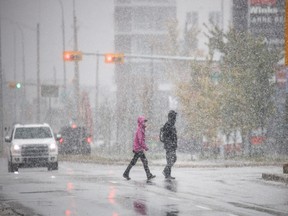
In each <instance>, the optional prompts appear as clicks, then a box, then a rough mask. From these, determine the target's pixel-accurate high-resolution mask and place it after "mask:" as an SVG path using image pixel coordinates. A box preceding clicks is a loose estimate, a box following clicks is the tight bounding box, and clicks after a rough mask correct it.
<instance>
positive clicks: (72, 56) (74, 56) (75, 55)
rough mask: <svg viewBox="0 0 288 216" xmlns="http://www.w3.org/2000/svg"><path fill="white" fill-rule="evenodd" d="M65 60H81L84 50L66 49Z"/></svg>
mask: <svg viewBox="0 0 288 216" xmlns="http://www.w3.org/2000/svg"><path fill="white" fill-rule="evenodd" d="M63 59H64V61H81V60H82V52H80V51H64V52H63Z"/></svg>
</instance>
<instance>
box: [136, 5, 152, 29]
mask: <svg viewBox="0 0 288 216" xmlns="http://www.w3.org/2000/svg"><path fill="white" fill-rule="evenodd" d="M133 19H134V22H133V29H134V30H140V31H145V30H151V29H152V22H153V20H152V19H151V11H150V8H147V7H136V8H135V9H134V13H133Z"/></svg>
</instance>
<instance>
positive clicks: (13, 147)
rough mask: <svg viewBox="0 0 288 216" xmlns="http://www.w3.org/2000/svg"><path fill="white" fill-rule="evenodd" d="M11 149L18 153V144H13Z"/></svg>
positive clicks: (19, 148)
mask: <svg viewBox="0 0 288 216" xmlns="http://www.w3.org/2000/svg"><path fill="white" fill-rule="evenodd" d="M11 151H12V152H13V153H14V154H20V151H21V147H20V146H19V145H17V144H14V145H12V148H11Z"/></svg>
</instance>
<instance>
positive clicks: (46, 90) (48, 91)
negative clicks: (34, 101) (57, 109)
mask: <svg viewBox="0 0 288 216" xmlns="http://www.w3.org/2000/svg"><path fill="white" fill-rule="evenodd" d="M58 95H59V86H57V85H41V96H42V97H58Z"/></svg>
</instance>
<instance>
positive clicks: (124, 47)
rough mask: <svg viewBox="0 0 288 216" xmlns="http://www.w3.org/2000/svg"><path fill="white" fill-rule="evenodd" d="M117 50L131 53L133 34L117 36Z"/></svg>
mask: <svg viewBox="0 0 288 216" xmlns="http://www.w3.org/2000/svg"><path fill="white" fill-rule="evenodd" d="M115 50H116V51H117V52H123V53H131V36H129V35H117V36H115Z"/></svg>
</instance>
